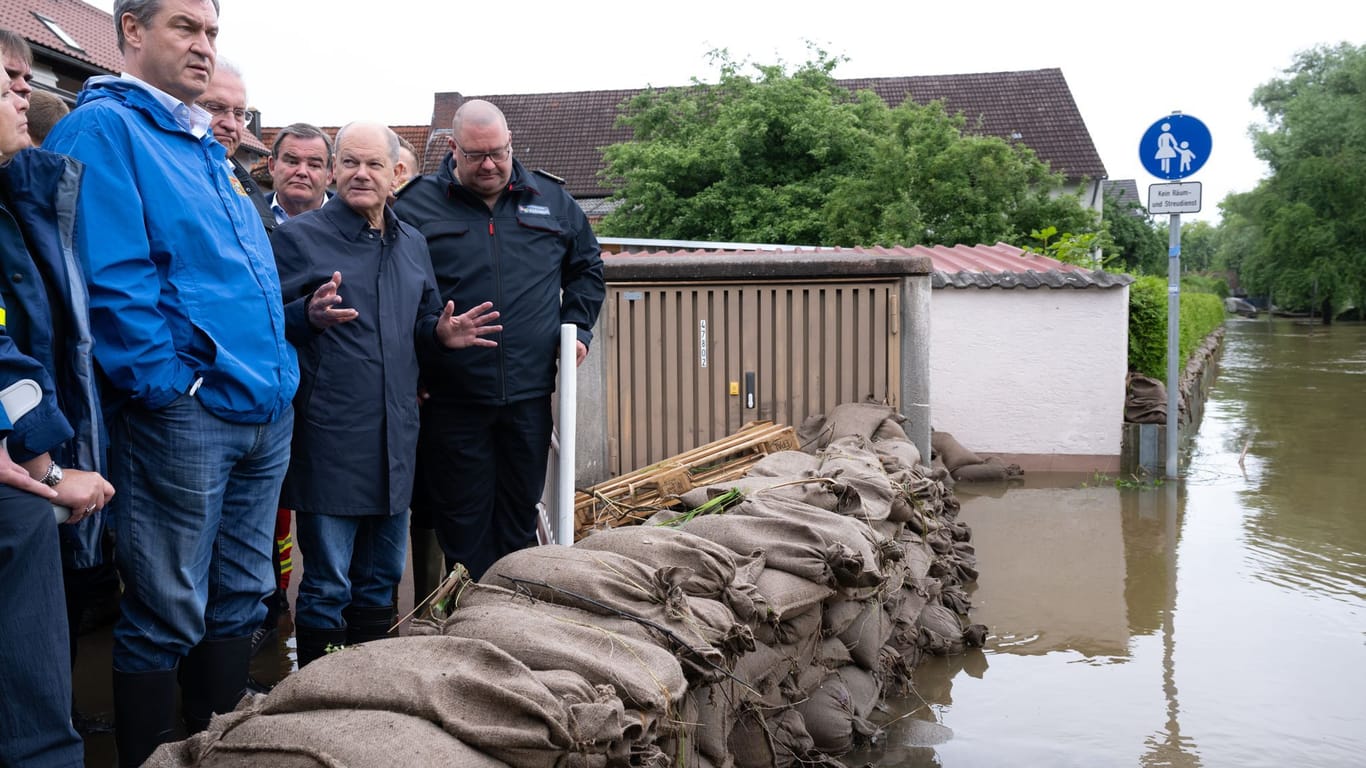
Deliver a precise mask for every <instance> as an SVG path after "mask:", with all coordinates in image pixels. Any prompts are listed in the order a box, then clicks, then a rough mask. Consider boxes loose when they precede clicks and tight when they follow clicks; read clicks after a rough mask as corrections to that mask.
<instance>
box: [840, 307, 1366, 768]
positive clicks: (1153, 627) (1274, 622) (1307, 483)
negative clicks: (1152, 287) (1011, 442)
mask: <svg viewBox="0 0 1366 768" xmlns="http://www.w3.org/2000/svg"><path fill="white" fill-rule="evenodd" d="M1363 406H1366V326H1363V325H1360V324H1340V325H1334V326H1330V327H1323V326H1308V325H1300V324H1296V323H1293V322H1290V321H1284V320H1276V321H1268V320H1266V319H1261V320H1232V321H1230V322H1229V325H1228V333H1227V335H1226V337H1225V346H1224V351H1223V354H1222V357H1221V358H1220V367H1219V375H1218V378H1217V380H1216V381H1215V382H1214V385H1213V387H1212V389H1211V392H1210V395H1209V399H1208V401H1207V403H1206V407H1205V412H1204V416H1203V420H1202V422H1201V423H1200V425H1199V427H1198V431H1197V433H1196V434H1195V435H1194V436H1193V437H1191V438H1190V439H1188V440H1187V441H1186V443H1185V444H1184V445H1183V461H1182V474H1183V478H1182V479H1181V480H1179V481H1175V482H1170V481H1168V482H1162V483H1161V484H1152V483H1149V484H1145V485H1143V486H1141V487H1135V485H1134V484H1133V483H1123V482H1120V483H1117V482H1116V480H1115V479H1113V478H1109V479H1107V478H1098V477H1085V476H1073V477H1065V476H1033V477H1027V478H1026V482H1025V483H1023V484H1020V485H1012V486H1010V487H1008V488H989V489H979V490H977V491H973V490H971V489H969V488H968V487H966V486H962V485H960V486H959V487H958V488H957V489H956V494H957V496H958V498H959V500H960V501H961V502H962V513H961V516H962V519H964V520H965V521H966V522H967V523H968V524H969V525H971V527H972V530H973V540H974V543H975V544H976V547H977V556H978V568H979V569H980V571H981V576H980V580H979V582H978V584H977V585H976V589H975V591H972V592H971V594H972V599H973V603H974V610H973V612H972V615H971V620H972V621H974V622H978V623H982V624H986V625H987V627H988V628H989V629H990V636H989V638H988V641H987V644H986V646H985V648H983V649H981V650H978V651H972V652H971V653H969V655H967V656H962V657H957V658H947V659H946V658H932V659H929V660H927V661H926V662H925V663H924V664H923V665H922V666H921V667H920V668H919V669H918V671H917V676H916V694H915V695H914V696H913V697H911V698H909V699H905V700H897V701H892V702H889V704H890V711H889V712H888V713H886V719H887V720H889V721H890V722H889V724H888V726H887V736H886V739H885V741H884V742H883V743H882V744H881V745H880V746H879V747H877V748H874V749H872V750H869V751H866V752H862V753H859V754H857V755H850V756H847V758H846V762H847V763H848V764H850V765H860V764H863V763H872V764H875V765H879V766H943V767H944V768H968V767H971V766H998V765H1006V764H1009V765H1027V766H1173V767H1175V768H1194V767H1195V766H1239V767H1240V768H1242V767H1247V766H1287V765H1303V766H1361V765H1364V764H1366V503H1364V502H1363V497H1366V408H1364V407H1363Z"/></svg>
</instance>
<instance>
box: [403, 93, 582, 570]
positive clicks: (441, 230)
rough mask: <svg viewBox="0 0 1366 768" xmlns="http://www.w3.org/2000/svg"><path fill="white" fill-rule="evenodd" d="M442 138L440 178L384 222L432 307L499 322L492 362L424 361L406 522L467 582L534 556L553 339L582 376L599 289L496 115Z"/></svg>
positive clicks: (419, 182) (553, 184)
mask: <svg viewBox="0 0 1366 768" xmlns="http://www.w3.org/2000/svg"><path fill="white" fill-rule="evenodd" d="M452 128H453V131H452V137H451V140H450V147H451V151H450V153H449V154H447V155H446V157H445V159H443V160H442V163H441V167H440V169H439V170H438V171H437V172H436V173H434V174H431V175H428V176H422V177H420V178H418V179H415V180H413V181H412V182H410V183H409V184H408V185H407V186H406V187H404V188H403V190H402V191H400V193H399V196H398V203H397V204H396V205H395V212H396V213H397V214H398V216H399V218H401V219H403V220H404V221H406V222H408V223H410V224H412V225H413V226H415V227H417V228H418V230H420V231H421V232H422V234H423V236H425V237H426V239H427V245H428V247H429V249H430V250H431V255H432V268H433V269H434V271H435V272H436V280H437V284H438V285H439V286H440V288H441V295H442V298H443V299H445V300H447V301H454V302H455V304H456V306H470V305H472V304H476V303H478V302H481V301H485V300H491V301H493V304H494V306H496V307H498V310H499V312H501V313H502V320H503V325H504V328H503V332H502V333H501V334H499V335H498V336H497V341H498V346H497V347H496V348H489V349H483V348H479V349H468V350H461V351H459V352H449V351H438V352H435V353H433V354H430V355H427V356H425V357H424V358H423V360H422V377H423V384H424V385H425V387H426V391H427V393H428V395H429V399H428V400H427V401H426V402H425V403H424V404H423V406H422V430H421V436H420V438H419V440H418V460H417V481H416V484H415V487H414V491H413V512H414V514H419V513H423V514H429V515H430V516H431V517H432V520H433V522H434V523H435V527H436V531H437V538H438V540H439V541H440V543H441V548H442V550H443V551H444V552H445V555H446V561H447V564H448V566H453V565H454V564H456V563H461V564H463V565H464V566H465V567H466V568H468V569H469V571H470V573H471V575H473V576H474V578H476V579H477V578H479V577H480V576H481V575H482V574H483V573H484V571H485V570H487V569H488V567H489V566H490V565H492V564H493V562H494V561H495V560H497V559H498V558H500V557H502V556H503V555H506V554H508V553H509V552H513V551H515V550H518V549H521V548H523V547H526V546H530V545H532V544H535V543H536V521H537V517H538V512H537V507H536V505H537V503H538V502H539V501H540V498H541V495H542V492H543V491H544V488H545V471H546V462H547V460H548V458H549V454H550V436H551V429H552V424H551V407H550V399H551V395H552V394H553V392H554V390H555V368H556V360H557V359H558V354H557V350H558V345H559V338H560V325H561V324H564V323H572V324H574V325H575V326H577V327H578V357H577V361H578V362H579V363H582V362H583V359H584V357H585V356H587V354H588V344H589V342H590V341H591V340H592V338H593V325H594V323H596V322H597V317H598V311H599V310H600V309H601V308H602V302H603V299H604V297H605V296H606V286H605V284H604V282H603V273H602V258H601V251H600V249H599V247H598V241H597V238H596V237H595V236H594V235H593V230H592V228H591V227H590V226H589V223H588V217H587V216H585V215H584V213H583V210H582V209H580V208H579V205H578V203H576V202H575V201H574V199H573V198H572V197H570V195H569V194H568V193H567V192H565V191H564V189H562V188H561V186H560V183H559V181H558V180H557V179H555V178H554V177H551V176H549V175H548V174H543V173H541V172H534V173H533V172H530V171H528V170H527V169H526V168H524V167H523V166H522V164H521V163H519V162H518V161H517V160H516V159H514V158H513V156H512V133H511V132H510V131H509V130H508V125H507V119H506V118H505V117H504V116H503V113H502V112H501V111H500V110H499V109H498V108H497V107H495V106H494V105H493V104H490V103H489V102H487V101H482V100H471V101H467V102H465V103H464V104H463V105H461V107H460V108H459V109H458V110H457V111H456V113H455V121H454V124H453V126H452ZM562 373H563V375H573V373H574V372H573V371H565V372H562Z"/></svg>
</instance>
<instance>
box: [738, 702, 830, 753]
mask: <svg viewBox="0 0 1366 768" xmlns="http://www.w3.org/2000/svg"><path fill="white" fill-rule="evenodd" d="M729 746H730V753H731V754H732V755H733V756H734V757H735V765H736V767H737V768H774V767H775V766H776V767H777V768H793V766H838V765H839V763H836V762H834V761H832V760H831V759H830V758H829V757H828V756H826V755H823V754H821V753H820V752H818V751H816V748H815V742H813V741H812V739H811V734H810V733H807V731H806V723H805V721H803V720H802V716H801V713H800V712H798V711H796V710H795V709H780V710H776V711H775V710H764V709H760V708H754V707H750V708H746V709H745V710H744V711H742V712H741V713H740V717H739V718H738V719H737V720H736V722H735V727H734V729H732V730H731V734H730V744H729Z"/></svg>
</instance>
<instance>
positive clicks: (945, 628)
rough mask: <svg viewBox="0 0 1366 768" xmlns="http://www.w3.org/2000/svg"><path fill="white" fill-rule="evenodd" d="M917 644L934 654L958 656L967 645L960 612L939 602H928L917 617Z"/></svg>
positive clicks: (926, 651)
mask: <svg viewBox="0 0 1366 768" xmlns="http://www.w3.org/2000/svg"><path fill="white" fill-rule="evenodd" d="M916 628H917V629H918V630H919V638H918V642H917V645H918V646H919V647H920V649H921V650H922V651H924V652H925V653H928V654H930V655H932V656H956V655H958V654H960V653H962V652H963V649H964V648H965V647H966V645H965V643H964V642H963V625H962V622H960V621H959V619H958V614H956V613H954V612H953V611H950V610H949V609H948V608H945V607H944V606H943V605H940V604H939V603H928V604H926V605H925V607H924V608H923V609H922V610H921V611H920V615H919V616H917V617H916Z"/></svg>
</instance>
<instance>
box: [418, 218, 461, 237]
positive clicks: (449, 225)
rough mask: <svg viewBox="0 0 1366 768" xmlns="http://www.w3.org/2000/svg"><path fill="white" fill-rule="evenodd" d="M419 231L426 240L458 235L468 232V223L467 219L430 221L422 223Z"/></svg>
mask: <svg viewBox="0 0 1366 768" xmlns="http://www.w3.org/2000/svg"><path fill="white" fill-rule="evenodd" d="M419 231H420V232H422V236H423V237H425V238H427V239H428V240H431V239H432V238H437V237H460V236H462V235H466V234H468V233H469V231H470V224H469V222H467V221H430V222H427V223H426V224H423V225H422V227H421V228H420V230H419Z"/></svg>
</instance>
